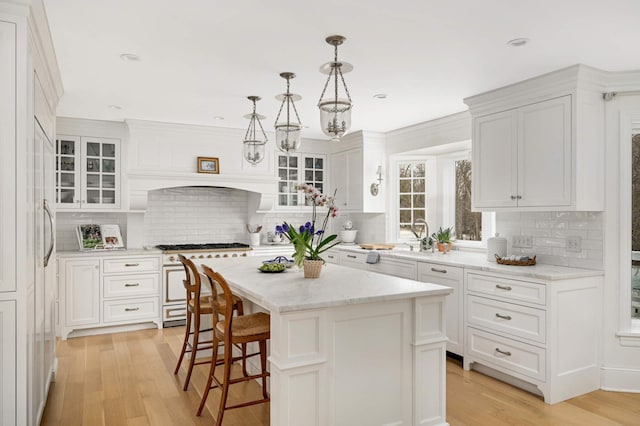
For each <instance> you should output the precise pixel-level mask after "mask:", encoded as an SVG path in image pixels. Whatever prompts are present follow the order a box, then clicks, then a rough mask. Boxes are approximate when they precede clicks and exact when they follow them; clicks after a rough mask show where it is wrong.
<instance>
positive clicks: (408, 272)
mask: <svg viewBox="0 0 640 426" xmlns="http://www.w3.org/2000/svg"><path fill="white" fill-rule="evenodd" d="M365 262H366V257H365ZM369 270H371V271H373V272H379V273H381V274H386V275H393V276H394V277H402V278H409V279H410V280H415V279H416V270H417V268H416V262H415V261H408V260H399V259H389V258H382V259H380V262H378V263H374V264H371V265H369Z"/></svg>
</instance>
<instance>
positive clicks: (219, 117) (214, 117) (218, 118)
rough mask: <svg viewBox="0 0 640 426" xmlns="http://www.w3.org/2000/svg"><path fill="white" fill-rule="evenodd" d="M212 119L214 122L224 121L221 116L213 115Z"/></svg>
mask: <svg viewBox="0 0 640 426" xmlns="http://www.w3.org/2000/svg"><path fill="white" fill-rule="evenodd" d="M213 119H214V120H224V117H223V116H221V115H214V116H213Z"/></svg>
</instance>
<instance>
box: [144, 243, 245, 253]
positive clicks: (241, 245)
mask: <svg viewBox="0 0 640 426" xmlns="http://www.w3.org/2000/svg"><path fill="white" fill-rule="evenodd" d="M249 247H250V246H249V244H244V243H205V244H159V245H157V246H156V248H158V249H160V250H163V251H168V250H183V251H188V250H219V249H239V248H249Z"/></svg>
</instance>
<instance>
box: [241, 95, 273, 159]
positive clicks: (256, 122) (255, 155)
mask: <svg viewBox="0 0 640 426" xmlns="http://www.w3.org/2000/svg"><path fill="white" fill-rule="evenodd" d="M247 99H249V100H250V101H251V102H253V112H252V113H251V114H247V115H245V116H244V118H248V119H249V127H248V128H247V133H245V135H244V141H243V146H244V159H245V160H247V161H248V162H249V163H250V164H251V165H252V166H255V165H256V164H258V163H259V162H261V161H262V160H263V159H264V146H265V145H266V143H267V135H266V134H265V133H264V129H263V128H262V123H260V119H263V120H264V119H265V118H266V117H265V116H264V115H260V114H256V102H257V101H259V100H260V99H261V98H260V96H247ZM258 129H260V131H259V133H258Z"/></svg>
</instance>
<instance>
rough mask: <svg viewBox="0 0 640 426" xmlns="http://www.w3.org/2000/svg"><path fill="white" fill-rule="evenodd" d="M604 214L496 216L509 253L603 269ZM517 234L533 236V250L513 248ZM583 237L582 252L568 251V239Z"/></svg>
mask: <svg viewBox="0 0 640 426" xmlns="http://www.w3.org/2000/svg"><path fill="white" fill-rule="evenodd" d="M602 223H603V214H602V213H601V212H526V213H517V212H516V213H512V212H509V213H496V232H498V233H499V234H500V235H501V236H503V237H505V238H507V246H508V247H507V250H508V253H509V254H527V255H536V256H537V261H538V262H539V263H545V264H550V265H560V266H572V267H577V268H589V269H603V265H604V250H603V241H604V239H603V231H602ZM514 235H531V236H533V247H532V248H513V247H512V240H511V239H512V237H513V236H514ZM572 236H578V237H581V239H582V240H581V244H582V250H581V251H580V252H578V253H576V252H568V251H566V238H567V237H572Z"/></svg>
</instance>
